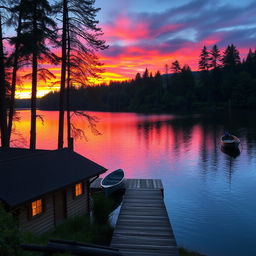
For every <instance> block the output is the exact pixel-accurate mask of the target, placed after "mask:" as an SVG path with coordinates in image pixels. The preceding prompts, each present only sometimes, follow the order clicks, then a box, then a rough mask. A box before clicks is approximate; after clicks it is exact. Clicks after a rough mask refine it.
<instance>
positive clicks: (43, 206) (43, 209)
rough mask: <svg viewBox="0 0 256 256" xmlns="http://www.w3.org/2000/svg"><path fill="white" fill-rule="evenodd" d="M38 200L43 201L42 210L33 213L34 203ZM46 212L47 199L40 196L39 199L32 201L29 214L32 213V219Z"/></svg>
mask: <svg viewBox="0 0 256 256" xmlns="http://www.w3.org/2000/svg"><path fill="white" fill-rule="evenodd" d="M37 201H41V212H39V213H37V214H35V215H33V203H34V202H37ZM44 212H45V200H44V199H43V198H38V199H36V200H33V201H31V202H30V211H29V213H30V214H29V215H30V218H31V219H34V218H37V217H39V216H41V215H42V214H43V213H44Z"/></svg>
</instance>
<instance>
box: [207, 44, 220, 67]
mask: <svg viewBox="0 0 256 256" xmlns="http://www.w3.org/2000/svg"><path fill="white" fill-rule="evenodd" d="M220 61H221V54H220V50H219V48H218V46H217V45H216V44H215V45H214V46H213V47H212V50H211V52H210V65H209V66H210V67H211V68H213V69H216V68H218V67H220Z"/></svg>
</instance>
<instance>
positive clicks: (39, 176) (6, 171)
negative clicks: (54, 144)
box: [0, 149, 106, 207]
mask: <svg viewBox="0 0 256 256" xmlns="http://www.w3.org/2000/svg"><path fill="white" fill-rule="evenodd" d="M105 171H106V168H104V167H102V166H100V165H98V164H96V163H95V162H93V161H91V160H89V159H87V158H85V157H83V156H81V155H79V154H77V153H75V152H74V151H71V150H69V149H61V150H52V151H51V150H32V151H31V150H28V149H0V199H1V200H2V201H4V202H5V203H7V204H8V205H9V206H10V207H14V206H17V205H20V204H22V203H24V202H26V201H28V200H33V199H35V198H37V197H39V196H42V195H44V194H47V193H49V192H53V191H55V190H58V189H60V188H64V187H66V186H68V185H70V184H74V183H76V182H79V181H81V180H85V179H89V178H91V177H94V176H96V175H99V174H102V173H104V172H105Z"/></svg>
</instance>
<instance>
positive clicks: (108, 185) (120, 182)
mask: <svg viewBox="0 0 256 256" xmlns="http://www.w3.org/2000/svg"><path fill="white" fill-rule="evenodd" d="M100 185H101V187H103V188H104V192H105V194H106V195H107V196H109V195H111V194H112V193H114V192H116V191H117V190H119V189H122V188H124V171H123V170H122V169H118V170H115V171H113V172H111V173H110V174H108V175H107V176H106V177H105V178H104V179H102V180H101V184H100Z"/></svg>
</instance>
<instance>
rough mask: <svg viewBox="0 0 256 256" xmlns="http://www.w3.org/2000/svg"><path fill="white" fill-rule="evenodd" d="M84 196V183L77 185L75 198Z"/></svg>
mask: <svg viewBox="0 0 256 256" xmlns="http://www.w3.org/2000/svg"><path fill="white" fill-rule="evenodd" d="M82 194H83V185H82V183H77V184H76V186H75V196H80V195H82Z"/></svg>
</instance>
